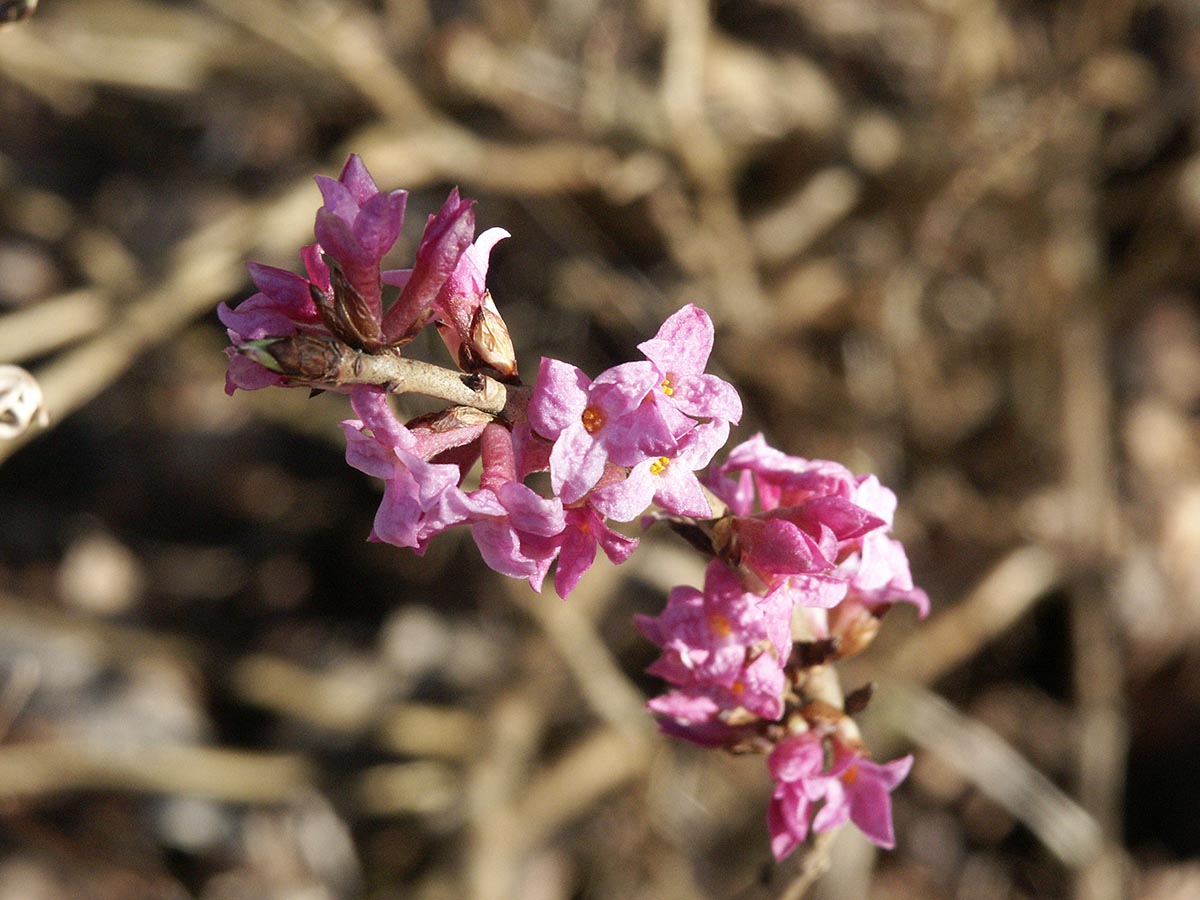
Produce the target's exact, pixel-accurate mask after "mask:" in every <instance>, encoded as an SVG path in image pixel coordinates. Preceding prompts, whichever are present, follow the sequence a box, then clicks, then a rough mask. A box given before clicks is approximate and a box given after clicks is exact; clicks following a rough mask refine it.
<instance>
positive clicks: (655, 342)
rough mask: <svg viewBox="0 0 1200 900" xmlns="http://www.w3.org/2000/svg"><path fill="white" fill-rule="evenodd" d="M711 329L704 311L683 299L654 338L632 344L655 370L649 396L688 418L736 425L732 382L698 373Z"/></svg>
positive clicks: (737, 404)
mask: <svg viewBox="0 0 1200 900" xmlns="http://www.w3.org/2000/svg"><path fill="white" fill-rule="evenodd" d="M713 333H714V332H713V324H712V319H710V318H709V317H708V313H706V312H705V311H704V310H702V309H700V307H698V306H695V305H693V304H691V303H689V304H688V305H687V306H684V307H683V308H682V309H680V310H679V311H678V312H676V313H674V314H673V315H671V316H670V317H669V318H668V319H667V320H666V321H665V322H663V324H662V327H660V328H659V329H658V333H657V334H656V335H655V336H654V337H652V338H651V339H650V340H648V341H643V342H642V343H640V344H638V349H639V350H641V351H642V353H643V354H645V356H646V358H647V359H648V360H650V362H652V363H653V364H654V366H655V368H656V369H657V371H658V374H659V376H660V377H659V382H658V384H657V385H656V388H655V391H654V398H655V400H656V402H658V403H659V404H660V405H661V406H664V407H666V408H667V409H669V410H672V411H674V412H676V413H682V414H683V415H685V416H690V417H691V418H693V419H715V420H718V421H721V422H725V423H731V424H734V425H736V424H737V423H738V422H739V421H740V420H741V418H742V399H741V397H739V396H738V393H737V391H736V390H734V387H733V385H731V384H729V383H728V382H726V381H723V380H722V379H720V378H718V377H717V376H716V375H706V374H705V372H704V370H705V368H706V367H707V366H708V357H709V356H710V355H711V354H712V348H713ZM677 436H678V432H677Z"/></svg>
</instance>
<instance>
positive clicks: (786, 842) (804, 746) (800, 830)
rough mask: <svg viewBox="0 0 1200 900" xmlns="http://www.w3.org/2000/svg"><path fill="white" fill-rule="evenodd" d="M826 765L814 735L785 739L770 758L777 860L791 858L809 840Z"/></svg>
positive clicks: (771, 825)
mask: <svg viewBox="0 0 1200 900" xmlns="http://www.w3.org/2000/svg"><path fill="white" fill-rule="evenodd" d="M824 765H825V750H824V748H823V747H822V746H821V740H820V738H818V737H817V736H816V735H814V734H812V733H811V732H808V733H805V734H800V735H790V736H788V737H785V738H784V739H783V740H781V741H780V742H779V743H778V744H776V745H775V749H774V750H772V751H771V755H770V756H768V757H767V770H768V771H769V772H770V773H771V778H772V779H774V781H775V789H774V791H772V793H771V802H770V805H768V806H767V829H768V831H769V832H770V835H771V852H772V853H773V854H775V858H776V859H783V858H784V857H785V856H788V855H789V854H790V853H791V852H792V851H793V850H795V849H796V847H797V846H799V845H800V844H802V843H803V842H804V841H805V840H806V839H807V838H808V831H809V826H810V824H811V820H812V809H813V803H814V801H817V800H820V799H821V797H822V796H823V795H824V788H825V782H824V781H823V780H822V779H821V777H820V776H821V769H822V768H823V767H824Z"/></svg>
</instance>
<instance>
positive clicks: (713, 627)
mask: <svg viewBox="0 0 1200 900" xmlns="http://www.w3.org/2000/svg"><path fill="white" fill-rule="evenodd" d="M708 629H709V631H711V632H712V633H713V634H715V635H717V636H718V637H729V635H731V634H732V633H733V626H732V625H730V624H729V620H728V619H727V618H725V617H724V616H723V615H721V614H720V613H709V614H708Z"/></svg>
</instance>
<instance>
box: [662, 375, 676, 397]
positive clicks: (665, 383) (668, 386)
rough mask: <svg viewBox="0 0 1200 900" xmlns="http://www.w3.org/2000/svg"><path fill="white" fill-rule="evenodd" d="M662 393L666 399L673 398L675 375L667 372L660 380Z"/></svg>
mask: <svg viewBox="0 0 1200 900" xmlns="http://www.w3.org/2000/svg"><path fill="white" fill-rule="evenodd" d="M661 387H662V392H663V393H664V394H666V395H667V396H668V397H674V396H675V373H674V372H668V373H667V374H666V377H664V378H663V380H662V385H661Z"/></svg>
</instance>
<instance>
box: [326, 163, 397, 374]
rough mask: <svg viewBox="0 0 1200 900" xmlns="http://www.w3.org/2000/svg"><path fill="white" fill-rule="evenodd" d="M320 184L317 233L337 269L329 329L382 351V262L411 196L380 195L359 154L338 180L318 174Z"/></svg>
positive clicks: (355, 344) (329, 306)
mask: <svg viewBox="0 0 1200 900" xmlns="http://www.w3.org/2000/svg"><path fill="white" fill-rule="evenodd" d="M316 182H317V187H318V188H319V189H320V191H321V196H322V197H323V198H324V200H325V204H324V205H323V206H322V207H321V208H320V209H319V210H317V219H316V225H315V226H314V232H315V234H316V238H317V243H318V244H320V246H321V249H322V250H323V251H324V253H325V254H326V256H327V258H328V260H329V261H330V266H331V269H332V270H333V273H332V274H333V278H332V281H333V291H332V292H333V297H332V298H329V299H328V300H327V301H326V302H327V305H326V307H325V309H324V310H323V312H324V314H325V317H326V321H327V324H328V325H329V327H330V330H331V331H333V333H334V334H335V335H337V336H338V337H339V338H340V339H342V340H343V341H345V342H346V343H348V344H350V345H351V346H353V347H359V348H364V349H368V350H375V349H378V348H379V347H381V346H382V345H383V343H384V341H383V335H382V322H383V293H382V283H381V281H380V272H379V263H380V261H381V260H382V259H383V257H384V256H385V255H386V254H387V252H388V251H389V250H391V249H392V245H393V244H395V243H396V238H397V237H399V236H400V228H401V226H402V225H403V224H404V207H405V204H406V202H407V200H408V192H407V191H392V192H391V193H388V194H385V193H383V192H381V191H380V190H379V188H378V187H376V186H375V181H374V180H373V179H372V178H371V175H370V173H369V172H368V171H367V168H366V166H364V165H363V162H362V160H361V159H360V158H359V157H358V155H357V154H351V155H350V158H349V159H348V160H346V165H345V166H344V167H343V168H342V172H341V175H339V176H338V178H337V179H336V180H334V179H332V178H328V177H326V176H324V175H318V176H317V177H316Z"/></svg>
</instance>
